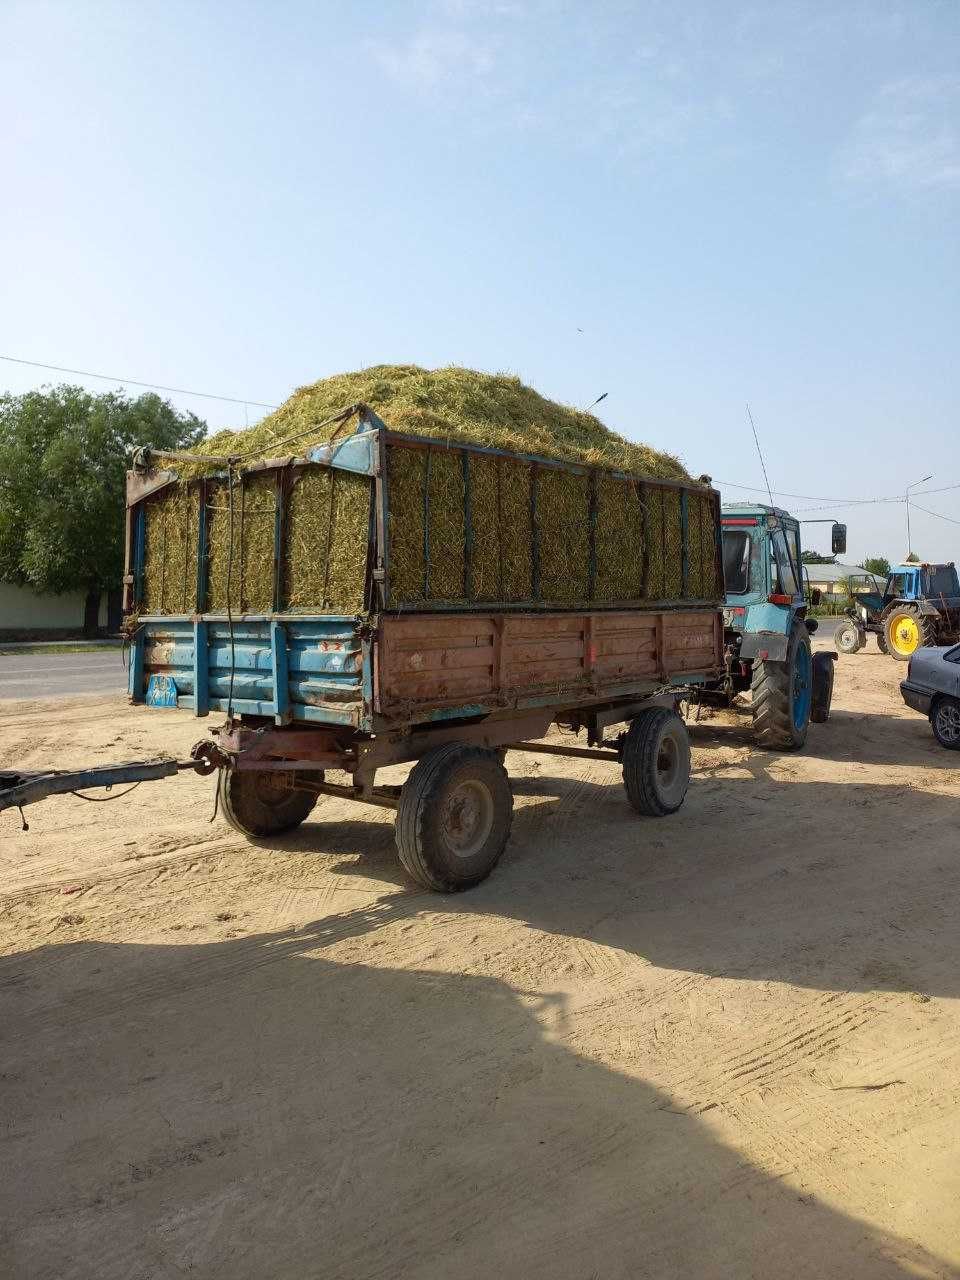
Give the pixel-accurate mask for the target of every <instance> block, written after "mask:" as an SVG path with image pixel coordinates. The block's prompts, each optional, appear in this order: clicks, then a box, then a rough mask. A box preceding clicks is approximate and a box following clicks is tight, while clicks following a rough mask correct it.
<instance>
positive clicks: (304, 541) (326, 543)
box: [284, 467, 370, 615]
mask: <svg viewBox="0 0 960 1280" xmlns="http://www.w3.org/2000/svg"><path fill="white" fill-rule="evenodd" d="M369 527H370V481H369V480H367V479H366V478H365V477H364V476H358V475H353V474H352V473H350V472H348V471H334V470H332V469H330V468H327V467H305V468H303V470H301V471H299V472H298V473H297V474H296V476H295V479H294V482H293V487H292V489H291V491H290V496H289V501H288V507H287V521H286V538H285V545H286V558H285V571H284V597H285V601H286V607H287V608H289V609H291V610H294V611H300V612H308V613H310V612H313V613H316V612H323V611H324V610H329V611H330V612H333V613H344V614H348V615H350V614H357V613H360V612H361V611H362V609H363V589H364V582H365V580H366V569H367V536H368V532H369Z"/></svg>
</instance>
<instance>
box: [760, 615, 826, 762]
mask: <svg viewBox="0 0 960 1280" xmlns="http://www.w3.org/2000/svg"><path fill="white" fill-rule="evenodd" d="M750 692H751V696H752V699H753V734H754V737H755V738H756V741H757V746H759V747H764V748H766V750H768V751H798V750H799V749H800V748H801V747H802V746H803V744H804V743H805V742H806V740H807V730H808V729H809V727H810V710H811V703H812V698H813V658H812V655H811V652H810V636H809V635H808V633H807V629H806V627H805V626H804V625H803V624H802V623H795V624H794V628H793V630H792V631H791V633H790V642H789V644H788V646H787V658H786V661H785V662H771V661H770V659H766V660H765V661H763V662H754V664H753V678H752V680H751V682H750Z"/></svg>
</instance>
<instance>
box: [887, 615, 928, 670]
mask: <svg viewBox="0 0 960 1280" xmlns="http://www.w3.org/2000/svg"><path fill="white" fill-rule="evenodd" d="M880 626H881V629H882V631H883V638H884V640H886V642H887V652H888V653H889V654H890V655H891V657H894V658H896V659H897V660H898V661H899V662H908V661H909V660H910V658H912V657H913V655H914V654H915V653H916V651H917V650H918V649H920V648H923V646H925V645H931V644H935V643H936V631H935V629H934V625H933V622H932V621H931V620H930V618H928V617H926V616H925V615H924V614H922V613H921V612H920V610H919V609H918V608H917V606H916V605H915V604H892V605H891V606H890V608H889V609H887V610H886V612H885V613H884V614H883V617H882V618H881V619H880Z"/></svg>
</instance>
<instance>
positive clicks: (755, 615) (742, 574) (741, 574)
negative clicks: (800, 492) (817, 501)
mask: <svg viewBox="0 0 960 1280" xmlns="http://www.w3.org/2000/svg"><path fill="white" fill-rule="evenodd" d="M721 526H722V530H723V578H724V586H725V590H726V602H725V605H726V607H725V608H724V611H723V613H724V624H725V626H726V627H728V628H731V629H732V630H734V631H739V632H751V633H752V632H761V631H762V632H777V633H779V634H780V635H784V636H785V635H786V634H787V632H788V631H789V629H790V622H791V620H792V615H793V613H794V612H795V611H796V610H798V609H802V608H803V607H804V603H805V602H804V597H803V565H802V562H801V560H800V525H799V522H798V521H797V520H796V519H795V518H794V517H793V516H791V515H790V514H789V513H788V512H786V511H783V510H781V509H780V508H779V507H767V506H762V505H761V504H759V503H749V504H748V503H736V504H730V505H727V504H724V507H723V510H722V513H721Z"/></svg>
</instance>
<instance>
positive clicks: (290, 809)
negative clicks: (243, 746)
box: [217, 769, 323, 839]
mask: <svg viewBox="0 0 960 1280" xmlns="http://www.w3.org/2000/svg"><path fill="white" fill-rule="evenodd" d="M318 781H320V782H322V781H323V774H322V773H320V774H319V778H318ZM291 783H292V776H291V775H290V774H287V773H274V772H272V771H271V770H268V769H221V770H220V777H219V778H218V779H217V791H218V794H219V798H220V808H221V809H222V810H223V816H224V817H225V818H226V820H227V822H229V824H230V826H231V827H233V829H234V830H235V831H239V832H240V833H241V834H242V835H245V836H250V837H252V838H253V839H258V838H262V837H264V836H279V835H282V834H283V832H285V831H292V830H293V829H294V827H299V825H300V823H301V822H303V821H304V819H306V818H308V817H309V816H310V813H311V812H312V811H313V808H314V806H315V805H316V803H317V797H316V796H315V795H313V794H311V793H310V792H309V791H298V790H295V789H294V787H293V786H292V785H291Z"/></svg>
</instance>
